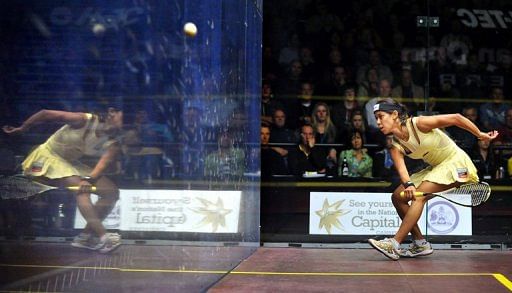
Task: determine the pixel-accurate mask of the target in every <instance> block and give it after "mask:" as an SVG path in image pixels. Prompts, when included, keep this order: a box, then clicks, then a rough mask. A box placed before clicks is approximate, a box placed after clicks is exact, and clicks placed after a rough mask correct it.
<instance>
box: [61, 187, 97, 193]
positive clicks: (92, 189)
mask: <svg viewBox="0 0 512 293" xmlns="http://www.w3.org/2000/svg"><path fill="white" fill-rule="evenodd" d="M66 189H68V190H72V191H78V190H79V189H80V186H68V187H66ZM91 191H92V192H95V191H96V186H91Z"/></svg>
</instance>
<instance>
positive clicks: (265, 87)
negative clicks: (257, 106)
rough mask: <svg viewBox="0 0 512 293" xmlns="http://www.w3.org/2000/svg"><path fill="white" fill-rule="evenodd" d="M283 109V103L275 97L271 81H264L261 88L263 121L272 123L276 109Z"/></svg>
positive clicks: (268, 123) (267, 123)
mask: <svg viewBox="0 0 512 293" xmlns="http://www.w3.org/2000/svg"><path fill="white" fill-rule="evenodd" d="M278 108H279V109H282V108H283V105H282V104H281V102H280V101H278V100H277V99H276V98H275V97H274V93H273V91H272V85H271V84H270V82H267V81H263V84H262V90H261V123H263V124H265V125H268V126H270V125H272V115H273V114H274V111H275V110H276V109H278Z"/></svg>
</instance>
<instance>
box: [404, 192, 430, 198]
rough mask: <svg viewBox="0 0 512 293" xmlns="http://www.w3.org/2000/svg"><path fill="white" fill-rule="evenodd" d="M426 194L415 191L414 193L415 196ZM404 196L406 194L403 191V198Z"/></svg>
mask: <svg viewBox="0 0 512 293" xmlns="http://www.w3.org/2000/svg"><path fill="white" fill-rule="evenodd" d="M424 194H425V193H424V192H421V191H415V192H414V196H423V195H424ZM404 195H405V193H404V192H403V191H402V192H400V196H402V197H403V196H404Z"/></svg>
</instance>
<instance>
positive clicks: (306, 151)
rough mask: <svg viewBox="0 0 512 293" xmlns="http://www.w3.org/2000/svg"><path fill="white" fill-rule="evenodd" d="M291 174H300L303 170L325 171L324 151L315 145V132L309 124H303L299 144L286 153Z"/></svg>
mask: <svg viewBox="0 0 512 293" xmlns="http://www.w3.org/2000/svg"><path fill="white" fill-rule="evenodd" d="M288 158H289V159H288V163H289V166H290V170H291V172H292V174H294V175H296V176H302V175H303V174H304V173H305V172H318V173H325V171H326V170H325V166H326V162H325V152H324V151H323V150H321V149H320V148H318V147H316V142H315V133H314V131H313V127H312V126H311V125H303V126H302V127H301V132H300V143H299V145H298V146H297V147H296V148H295V149H294V150H293V151H291V152H290V153H289V154H288Z"/></svg>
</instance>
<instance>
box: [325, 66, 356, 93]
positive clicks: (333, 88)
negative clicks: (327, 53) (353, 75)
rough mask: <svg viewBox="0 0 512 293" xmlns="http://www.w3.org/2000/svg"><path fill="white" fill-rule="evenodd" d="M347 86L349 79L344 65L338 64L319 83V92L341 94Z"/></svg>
mask: <svg viewBox="0 0 512 293" xmlns="http://www.w3.org/2000/svg"><path fill="white" fill-rule="evenodd" d="M347 86H349V80H348V77H347V72H346V71H345V67H343V66H341V65H338V66H335V67H334V68H333V69H332V72H331V74H330V75H329V77H328V78H326V81H325V82H324V83H323V84H322V85H321V89H320V94H322V95H326V96H343V95H344V94H345V90H346V88H347Z"/></svg>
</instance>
